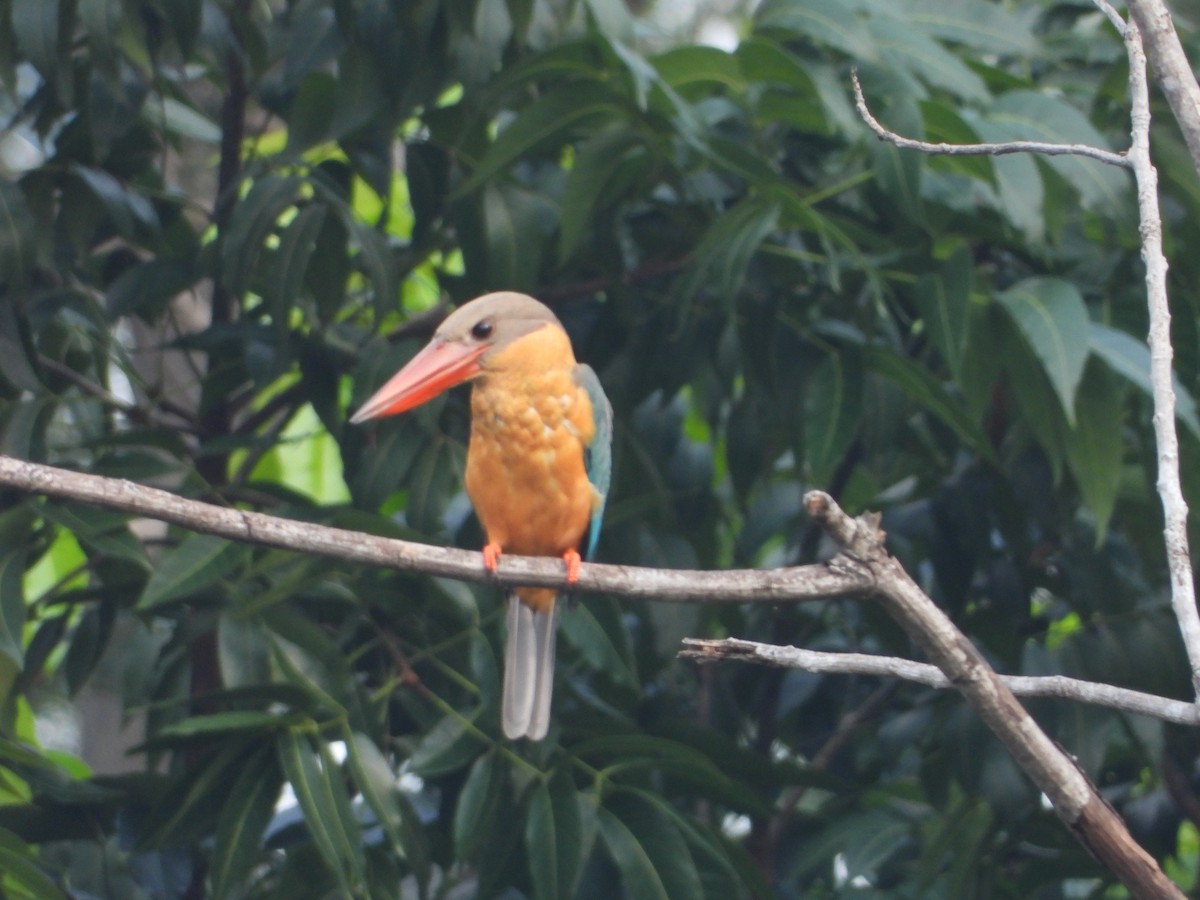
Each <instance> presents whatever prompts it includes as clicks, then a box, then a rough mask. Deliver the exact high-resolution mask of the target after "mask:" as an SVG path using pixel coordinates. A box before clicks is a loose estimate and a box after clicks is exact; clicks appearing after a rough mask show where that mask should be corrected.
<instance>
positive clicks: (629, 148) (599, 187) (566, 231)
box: [558, 128, 646, 260]
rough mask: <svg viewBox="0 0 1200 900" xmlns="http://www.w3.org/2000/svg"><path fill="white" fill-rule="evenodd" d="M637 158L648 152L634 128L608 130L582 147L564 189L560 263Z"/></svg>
mask: <svg viewBox="0 0 1200 900" xmlns="http://www.w3.org/2000/svg"><path fill="white" fill-rule="evenodd" d="M638 155H642V156H644V155H646V150H645V147H644V146H643V140H642V137H641V135H639V134H638V132H636V131H634V130H633V129H631V128H610V129H606V130H604V131H601V132H599V133H598V134H596V135H594V136H593V137H591V138H589V139H588V140H587V141H586V142H584V144H583V145H582V146H581V147H580V148H579V150H578V152H577V153H576V154H575V164H574V165H573V166H572V167H571V171H570V172H569V173H568V175H567V183H566V185H565V186H564V188H563V197H562V213H561V219H560V225H559V227H560V229H561V230H560V233H559V247H558V254H559V259H560V260H566V259H568V258H569V257H570V256H571V254H572V253H573V252H575V248H576V247H577V246H578V245H579V242H580V240H582V238H583V236H584V234H585V233H586V231H587V229H588V227H589V226H590V225H591V223H592V219H593V217H594V216H595V214H596V208H597V206H598V204H599V202H600V200H601V197H603V196H605V195H606V194H609V192H608V191H607V188H608V187H609V185H610V184H611V182H612V181H613V179H614V177H615V176H616V174H617V172H618V171H619V170H620V169H622V168H623V167H625V166H626V165H628V164H629V163H630V161H631V160H632V159H634V158H635V157H636V156H638ZM609 196H611V194H609Z"/></svg>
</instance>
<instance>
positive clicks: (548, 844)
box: [525, 769, 591, 900]
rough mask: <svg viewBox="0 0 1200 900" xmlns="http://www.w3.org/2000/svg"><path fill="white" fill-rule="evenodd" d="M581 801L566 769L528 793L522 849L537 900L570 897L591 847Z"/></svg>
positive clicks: (537, 783) (540, 782)
mask: <svg viewBox="0 0 1200 900" xmlns="http://www.w3.org/2000/svg"><path fill="white" fill-rule="evenodd" d="M583 831H584V829H583V818H582V814H581V810H580V798H579V796H578V792H577V791H576V790H575V785H574V784H573V783H572V781H571V777H570V774H569V771H568V770H565V769H564V770H559V771H558V772H557V773H556V775H555V777H554V778H553V779H552V780H551V781H550V782H549V783H547V782H545V781H538V782H536V783H535V784H534V785H533V787H532V788H531V789H530V791H529V810H528V813H527V815H526V819H525V848H526V852H527V856H528V859H529V874H530V875H531V876H532V879H533V895H534V897H535V898H536V900H555V898H558V897H573V896H574V895H575V887H576V880H577V878H578V876H579V872H580V870H581V868H582V863H583V860H584V858H585V857H586V856H587V854H588V852H589V851H590V849H591V848H590V847H588V846H585V844H584V833H583Z"/></svg>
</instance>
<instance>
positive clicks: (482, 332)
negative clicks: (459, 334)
mask: <svg viewBox="0 0 1200 900" xmlns="http://www.w3.org/2000/svg"><path fill="white" fill-rule="evenodd" d="M495 327H496V326H495V325H493V324H492V320H491V319H480V320H479V321H478V322H476V323H475V324H474V325H473V326H472V328H471V337H473V338H475V339H476V340H477V341H486V340H487V339H488V338H490V337H491V336H492V331H493V330H495Z"/></svg>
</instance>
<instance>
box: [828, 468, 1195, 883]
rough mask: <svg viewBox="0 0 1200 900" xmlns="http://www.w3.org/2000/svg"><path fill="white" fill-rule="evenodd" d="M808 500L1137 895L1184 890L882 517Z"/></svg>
mask: <svg viewBox="0 0 1200 900" xmlns="http://www.w3.org/2000/svg"><path fill="white" fill-rule="evenodd" d="M804 505H805V507H806V508H807V509H808V512H809V514H810V515H811V516H813V517H814V518H815V519H816V520H817V521H819V522H820V523H821V524H822V526H824V527H825V528H826V529H827V530H828V532H829V533H830V535H831V536H832V537H833V538H834V539H835V540H836V541H838V543H839V544H841V545H842V549H843V554H844V556H845V557H847V558H848V560H847V563H846V565H847V566H848V567H851V568H854V567H858V566H861V567H863V568H865V569H866V570H868V571H869V572H871V573H872V575H873V580H874V583H875V585H876V593H875V595H874V596H875V599H876V600H877V601H878V602H879V604H880V605H881V606H882V607H883V608H884V609H885V610H886V611H887V613H888V614H889V615H890V616H891V617H892V618H893V619H895V620H896V622H897V623H899V624H900V626H901V627H902V628H904V630H905V631H906V632H907V633H908V636H909V637H910V638H912V639H913V641H915V642H916V644H917V645H918V646H919V647H920V648H921V650H922V652H923V653H924V654H925V655H926V656H927V657H928V658H929V659H930V660H931V661H932V662H933V663H934V664H935V665H936V666H937V667H938V669H940V670H941V671H942V673H943V674H944V675H945V676H946V678H947V680H948V681H949V683H950V684H952V685H954V687H955V688H957V689H958V691H959V692H960V693H961V694H962V695H963V697H965V698H966V699H967V701H968V702H969V703H970V704H971V707H972V709H974V710H975V712H976V713H978V714H979V716H980V718H982V719H983V721H984V723H985V724H986V725H987V726H988V727H989V728H990V729H991V730H992V732H993V733H994V734H995V735H996V737H998V738H999V739H1000V742H1001V743H1002V744H1004V746H1005V748H1006V749H1007V750H1008V752H1009V754H1010V755H1011V756H1012V758H1013V759H1014V760H1015V761H1016V763H1017V764H1018V765H1019V766H1020V767H1021V768H1022V769H1023V770H1024V771H1025V774H1026V775H1028V776H1029V777H1030V778H1031V779H1032V780H1033V782H1034V784H1036V785H1037V787H1038V789H1039V790H1041V791H1042V792H1043V793H1044V794H1045V795H1046V796H1047V797H1048V798H1049V799H1050V803H1051V804H1052V805H1053V807H1054V811H1055V812H1056V813H1057V814H1058V816H1059V818H1061V819H1062V820H1063V821H1064V822H1065V823H1066V824H1067V825H1068V827H1070V828H1071V830H1072V831H1073V832H1074V833H1075V836H1076V837H1077V838H1078V839H1079V840H1080V842H1081V843H1082V844H1083V845H1084V846H1085V847H1087V848H1088V849H1089V850H1090V851H1091V852H1092V853H1093V854H1095V856H1096V858H1097V859H1099V860H1100V861H1101V862H1102V863H1103V864H1104V865H1105V866H1107V867H1108V868H1109V869H1110V870H1111V871H1112V872H1113V873H1114V874H1115V875H1116V876H1117V877H1118V878H1119V879H1120V880H1121V882H1122V883H1123V884H1124V885H1125V886H1126V887H1128V888H1129V889H1130V891H1131V892H1132V893H1133V894H1134V896H1136V897H1178V898H1182V897H1183V894H1182V892H1180V890H1179V888H1178V887H1176V885H1175V884H1174V883H1173V882H1172V881H1171V880H1170V879H1169V878H1167V877H1166V875H1165V874H1163V871H1162V869H1161V868H1159V866H1158V864H1157V863H1156V862H1155V861H1154V858H1153V857H1151V856H1150V855H1149V854H1148V853H1147V852H1146V851H1145V850H1143V849H1142V848H1141V847H1140V846H1139V845H1138V843H1137V842H1136V841H1135V840H1134V839H1133V837H1132V836H1131V835H1130V834H1129V829H1127V828H1126V827H1125V823H1124V822H1122V821H1121V817H1120V816H1118V815H1117V813H1116V811H1115V810H1114V809H1113V808H1112V807H1111V806H1109V805H1108V803H1106V802H1105V801H1104V799H1103V798H1102V797H1101V796H1100V795H1099V793H1098V792H1097V791H1096V788H1095V787H1094V786H1093V785H1092V784H1091V782H1090V781H1088V779H1087V776H1086V775H1084V774H1083V772H1082V771H1081V770H1080V769H1079V768H1078V767H1077V766H1076V765H1075V763H1074V761H1073V760H1072V759H1071V758H1070V757H1068V756H1067V755H1066V754H1065V753H1064V752H1063V751H1062V750H1061V749H1060V748H1059V747H1058V745H1057V744H1055V743H1054V741H1052V740H1051V739H1050V738H1049V736H1047V734H1046V733H1045V732H1044V731H1042V729H1041V728H1040V727H1039V726H1038V724H1037V722H1035V721H1034V720H1033V717H1032V716H1030V715H1029V712H1028V710H1026V709H1025V707H1023V706H1022V705H1021V704H1020V702H1019V701H1018V700H1017V698H1016V697H1015V696H1013V692H1012V691H1011V690H1010V689H1009V687H1008V686H1007V685H1006V684H1005V683H1004V681H1003V680H1002V679H1001V678H1000V677H999V676H998V675H997V674H996V672H995V671H994V670H993V669H992V667H991V666H990V665H988V663H987V660H985V659H984V658H983V655H982V654H981V653H980V652H979V650H978V649H977V648H976V647H975V645H974V644H972V643H971V642H970V641H969V640H968V639H967V638H966V636H965V635H964V634H963V633H962V632H961V631H959V630H958V629H957V628H956V627H955V625H954V623H953V622H951V621H950V619H949V617H948V616H947V615H946V614H945V613H944V612H943V611H942V610H941V609H939V608H938V606H937V604H935V603H934V602H933V601H932V600H931V599H929V597H928V596H927V595H926V594H925V592H924V591H922V590H921V588H920V587H919V586H918V585H917V583H916V582H915V581H913V580H912V577H911V576H910V575H909V574H908V573H907V572H906V571H905V570H904V567H903V566H901V565H900V563H899V562H898V561H897V560H896V559H895V558H893V557H892V556H891V555H889V554H888V552H887V550H886V549H885V548H884V546H883V537H884V536H883V533H882V531H880V530H879V527H878V517H877V516H864V517H862V518H860V519H851V518H850V517H849V516H847V515H846V514H845V513H844V512H843V511H842V510H841V508H839V507H838V505H837V504H836V503H834V502H833V498H832V497H830V496H829V495H828V494H825V493H823V492H821V491H810V492H809V493H808V494H807V495H806V496H805V498H804Z"/></svg>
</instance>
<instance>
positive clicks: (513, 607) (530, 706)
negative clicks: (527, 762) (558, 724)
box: [500, 594, 558, 741]
mask: <svg viewBox="0 0 1200 900" xmlns="http://www.w3.org/2000/svg"><path fill="white" fill-rule="evenodd" d="M507 625H508V638H507V640H506V642H505V645H504V695H503V700H502V702H501V707H500V709H501V721H502V723H503V726H504V734H505V736H506V737H508V738H510V739H514V740H515V739H516V738H521V737H527V738H530V739H531V740H535V741H540V740H541V739H542V738H544V737H545V736H546V731H547V729H548V728H549V727H550V698H551V695H552V694H553V692H554V652H555V646H556V641H555V632H556V631H557V630H558V627H557V626H558V604H557V603H556V604H554V609H553V611H552V612H550V613H539V612H535V611H534V610H533V609H531V608H530V607H528V606H526V605H525V604H524V603H522V602H521V601H520V600H519V599H518V598H517V595H516V594H510V595H509V597H508V616H507Z"/></svg>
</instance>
